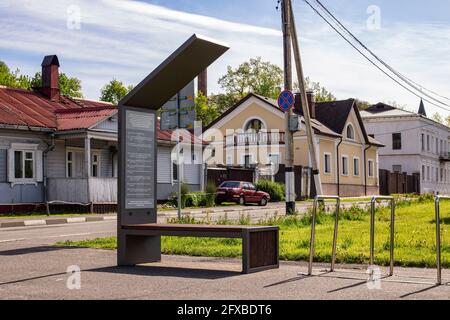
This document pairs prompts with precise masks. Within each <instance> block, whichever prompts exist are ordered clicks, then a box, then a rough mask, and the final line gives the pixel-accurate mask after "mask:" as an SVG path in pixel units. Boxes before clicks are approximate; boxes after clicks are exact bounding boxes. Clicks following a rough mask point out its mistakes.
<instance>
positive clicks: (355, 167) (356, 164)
mask: <svg viewBox="0 0 450 320" xmlns="http://www.w3.org/2000/svg"><path fill="white" fill-rule="evenodd" d="M353 175H354V176H359V158H356V157H355V158H353Z"/></svg>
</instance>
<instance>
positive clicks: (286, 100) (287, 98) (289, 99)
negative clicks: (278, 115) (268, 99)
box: [278, 90, 295, 112]
mask: <svg viewBox="0 0 450 320" xmlns="http://www.w3.org/2000/svg"><path fill="white" fill-rule="evenodd" d="M294 103H295V98H294V95H293V94H292V92H291V91H289V90H285V91H282V92H281V93H280V96H279V97H278V106H279V107H280V109H281V110H283V111H284V112H286V111H289V110H290V109H291V108H292V107H293V106H294Z"/></svg>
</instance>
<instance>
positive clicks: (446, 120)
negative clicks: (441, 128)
mask: <svg viewBox="0 0 450 320" xmlns="http://www.w3.org/2000/svg"><path fill="white" fill-rule="evenodd" d="M445 125H446V126H447V127H450V116H448V117H447V118H445Z"/></svg>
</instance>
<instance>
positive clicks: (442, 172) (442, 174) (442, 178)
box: [441, 168, 444, 182]
mask: <svg viewBox="0 0 450 320" xmlns="http://www.w3.org/2000/svg"><path fill="white" fill-rule="evenodd" d="M443 181H444V169H443V168H441V182H443Z"/></svg>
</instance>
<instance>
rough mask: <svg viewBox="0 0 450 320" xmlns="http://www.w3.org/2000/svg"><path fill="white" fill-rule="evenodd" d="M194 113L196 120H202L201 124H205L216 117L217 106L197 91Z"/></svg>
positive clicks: (217, 112)
mask: <svg viewBox="0 0 450 320" xmlns="http://www.w3.org/2000/svg"><path fill="white" fill-rule="evenodd" d="M195 113H196V118H197V119H196V120H197V121H202V125H204V126H207V125H208V124H210V123H211V122H212V121H213V120H214V119H216V118H217V117H218V116H219V115H220V113H219V111H218V110H217V107H216V106H215V105H214V104H213V103H210V102H209V101H208V98H207V97H205V96H204V95H203V93H201V92H199V94H198V96H197V97H196V98H195Z"/></svg>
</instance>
